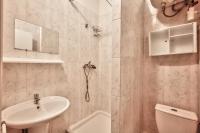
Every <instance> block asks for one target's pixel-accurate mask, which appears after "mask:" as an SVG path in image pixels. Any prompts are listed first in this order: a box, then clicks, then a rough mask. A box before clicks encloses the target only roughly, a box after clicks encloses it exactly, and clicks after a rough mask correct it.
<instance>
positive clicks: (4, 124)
mask: <svg viewBox="0 0 200 133" xmlns="http://www.w3.org/2000/svg"><path fill="white" fill-rule="evenodd" d="M1 132H2V133H7V128H6V122H5V121H3V122H2V123H1Z"/></svg>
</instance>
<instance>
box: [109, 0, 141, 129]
mask: <svg viewBox="0 0 200 133" xmlns="http://www.w3.org/2000/svg"><path fill="white" fill-rule="evenodd" d="M143 7H144V2H143V0H139V1H130V0H122V1H120V0H114V1H113V46H112V47H113V52H112V57H113V59H112V60H113V61H112V65H113V66H112V71H113V72H112V100H111V101H112V133H133V132H134V133H140V132H141V131H142V129H141V122H142V119H141V116H142V113H141V111H142V102H141V96H142V84H141V81H142V78H141V74H142V67H141V65H142V55H143V52H142V51H143V9H144V8H143ZM136 16H137V19H136Z"/></svg>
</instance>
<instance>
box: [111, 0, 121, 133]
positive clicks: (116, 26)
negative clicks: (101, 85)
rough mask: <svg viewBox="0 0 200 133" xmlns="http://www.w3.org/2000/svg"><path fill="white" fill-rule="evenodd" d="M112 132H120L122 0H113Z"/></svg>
mask: <svg viewBox="0 0 200 133" xmlns="http://www.w3.org/2000/svg"><path fill="white" fill-rule="evenodd" d="M112 10H113V11H112V90H111V114H112V133H120V100H121V98H120V96H121V91H120V89H121V88H120V40H121V0H113V1H112Z"/></svg>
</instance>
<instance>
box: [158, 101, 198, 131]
mask: <svg viewBox="0 0 200 133" xmlns="http://www.w3.org/2000/svg"><path fill="white" fill-rule="evenodd" d="M155 110H156V124H157V127H158V131H159V133H197V127H198V117H197V114H196V113H194V112H190V111H186V110H183V109H178V108H174V107H170V106H166V105H161V104H157V105H156V106H155Z"/></svg>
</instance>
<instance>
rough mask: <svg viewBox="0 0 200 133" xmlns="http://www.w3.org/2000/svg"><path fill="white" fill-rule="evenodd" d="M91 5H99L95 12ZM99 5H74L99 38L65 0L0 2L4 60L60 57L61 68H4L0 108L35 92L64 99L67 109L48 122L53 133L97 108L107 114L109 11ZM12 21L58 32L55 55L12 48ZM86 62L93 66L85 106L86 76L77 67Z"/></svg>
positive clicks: (57, 132)
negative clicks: (98, 28) (99, 32)
mask: <svg viewBox="0 0 200 133" xmlns="http://www.w3.org/2000/svg"><path fill="white" fill-rule="evenodd" d="M93 4H98V5H97V6H98V7H99V9H98V8H97V9H96V8H94V7H96V6H94V7H93V6H92V5H93ZM100 4H101V3H99V1H98V0H97V1H96V2H94V0H92V1H91V3H89V4H84V3H81V1H75V5H76V6H77V7H78V9H80V11H81V12H82V14H83V15H84V16H85V17H86V18H87V19H88V21H89V23H90V24H92V25H100V26H101V27H102V30H103V32H102V34H103V35H102V36H101V37H100V38H96V37H94V36H93V31H92V29H86V28H85V23H86V22H85V20H84V19H83V18H82V16H81V15H80V14H79V13H78V12H77V11H76V10H75V8H73V6H72V5H71V4H70V3H69V1H68V0H59V1H55V0H42V1H41V0H20V1H18V0H4V15H3V17H4V22H3V24H4V36H3V39H4V40H3V43H4V50H3V52H4V56H9V57H27V58H47V59H53V58H55V59H56V58H61V59H62V60H63V61H64V64H62V65H53V64H4V68H3V70H4V75H3V91H2V92H3V93H2V100H3V101H2V104H3V108H5V107H8V106H10V105H14V104H16V103H19V102H22V101H25V100H29V99H32V98H33V94H34V93H40V95H41V96H49V95H59V96H64V97H67V98H69V99H70V102H71V106H70V108H69V110H67V111H66V113H65V114H64V115H63V116H61V117H59V118H57V119H56V120H54V121H53V122H51V123H50V125H51V131H52V132H53V133H59V132H64V130H65V129H67V128H68V125H70V124H73V123H75V122H77V121H79V120H80V119H82V118H84V117H86V116H88V115H89V114H91V113H92V112H94V111H96V110H104V111H106V112H110V99H111V98H110V97H111V96H110V95H111V83H112V81H111V72H112V67H111V63H112V39H111V33H110V32H111V28H112V27H111V21H112V18H110V17H112V14H111V13H112V10H110V7H105V6H100ZM104 4H105V3H104ZM88 6H89V7H88ZM104 8H106V10H104ZM95 11H96V12H95ZM102 11H106V12H102ZM15 18H17V19H22V20H25V21H27V22H30V23H33V24H36V25H40V26H44V27H47V28H50V29H52V30H55V31H58V32H59V42H60V54H59V55H50V54H45V53H36V52H24V51H18V50H14V49H13V47H14V20H15ZM108 19H110V21H107V20H108ZM88 61H92V63H93V64H95V65H96V66H97V70H95V71H94V72H93V73H92V75H91V79H90V95H91V102H90V103H86V102H85V101H84V94H85V76H84V74H83V70H82V66H83V65H84V64H85V63H88ZM105 103H106V104H105ZM58 122H59V123H60V124H59V126H56V125H55V123H58ZM11 132H12V131H11ZM13 132H17V131H13Z"/></svg>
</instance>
